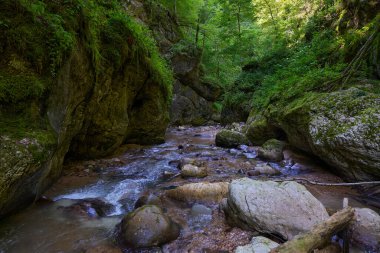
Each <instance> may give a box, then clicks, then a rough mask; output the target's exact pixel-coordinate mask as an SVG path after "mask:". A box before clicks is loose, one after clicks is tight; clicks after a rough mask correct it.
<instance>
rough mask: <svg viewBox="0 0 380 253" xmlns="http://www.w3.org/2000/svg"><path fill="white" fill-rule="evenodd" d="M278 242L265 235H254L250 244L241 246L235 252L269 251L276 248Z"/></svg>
mask: <svg viewBox="0 0 380 253" xmlns="http://www.w3.org/2000/svg"><path fill="white" fill-rule="evenodd" d="M277 246H278V243H276V242H274V241H272V240H270V239H268V238H265V237H263V236H257V237H253V238H252V241H251V243H250V244H247V245H245V246H239V247H237V248H236V250H235V253H269V252H270V251H271V250H272V249H274V248H276V247H277Z"/></svg>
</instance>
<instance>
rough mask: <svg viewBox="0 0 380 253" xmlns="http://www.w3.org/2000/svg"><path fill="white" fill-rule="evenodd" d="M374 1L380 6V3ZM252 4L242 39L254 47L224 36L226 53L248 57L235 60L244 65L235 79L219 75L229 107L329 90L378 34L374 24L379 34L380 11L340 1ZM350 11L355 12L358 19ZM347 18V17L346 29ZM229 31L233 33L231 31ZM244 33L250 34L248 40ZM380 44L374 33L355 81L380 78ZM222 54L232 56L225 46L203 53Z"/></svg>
mask: <svg viewBox="0 0 380 253" xmlns="http://www.w3.org/2000/svg"><path fill="white" fill-rule="evenodd" d="M219 2H222V3H225V2H226V1H225V0H223V1H222V0H221V1H219ZM227 2H228V1H227ZM343 6H344V5H343ZM376 6H377V8H379V5H376ZM372 7H373V8H375V7H374V6H372ZM254 8H255V9H254V18H253V19H252V20H251V21H250V22H251V23H252V24H253V25H251V26H250V27H248V29H247V31H244V32H243V33H242V37H240V38H239V42H241V41H244V42H245V43H247V44H248V45H253V47H252V48H251V49H250V48H249V47H248V46H246V45H245V47H246V48H247V50H246V51H245V50H241V49H242V48H244V46H240V48H239V50H237V49H236V47H237V46H238V45H239V44H238V42H232V43H231V42H230V44H229V45H230V46H227V45H228V44H226V40H224V41H223V43H224V46H227V47H226V50H227V52H228V53H233V54H234V56H235V57H236V56H237V57H240V59H245V60H242V61H241V62H240V63H239V62H238V61H233V62H234V63H235V65H237V66H239V64H241V65H240V66H244V67H243V72H242V73H241V74H240V75H239V76H238V77H236V79H235V81H233V82H230V84H228V82H225V81H224V80H223V79H222V78H220V79H221V82H223V83H224V85H225V86H227V89H226V90H227V92H226V94H225V95H224V101H223V105H224V106H226V107H229V108H230V109H232V108H235V109H237V110H241V109H244V108H247V107H249V108H252V107H253V108H256V109H258V110H262V109H265V108H266V107H267V106H269V105H270V104H273V103H276V104H278V105H280V106H285V105H286V104H287V103H289V102H290V101H292V100H294V99H296V98H299V97H302V96H303V95H304V94H306V93H308V92H310V91H314V92H315V91H319V90H324V89H326V86H325V84H326V83H328V82H329V81H331V80H338V78H339V77H341V75H342V73H343V70H345V69H346V67H347V66H348V64H349V63H350V61H351V60H352V59H353V58H354V57H355V56H356V55H357V52H358V51H359V50H360V49H361V48H362V46H363V45H364V44H365V42H366V41H367V39H368V38H369V37H370V35H371V34H373V33H375V34H376V29H377V34H378V24H379V20H380V18H379V15H377V16H378V17H376V11H372V14H371V12H367V13H365V12H362V13H359V14H358V13H355V12H350V11H347V9H345V7H342V4H341V3H340V1H327V0H326V1H308V2H307V3H306V2H304V1H299V0H297V1H275V0H262V1H261V0H257V1H254ZM352 8H353V9H357V10H359V9H360V10H364V9H365V8H366V7H364V5H355V6H354V7H352ZM375 9H376V8H375ZM222 11H223V10H221V12H222ZM347 15H356V16H355V19H356V20H355V22H352V20H350V19H349V18H348V16H347ZM225 16H226V14H223V15H221V17H222V18H219V20H218V23H219V24H220V25H221V26H222V27H224V29H227V30H228V29H231V28H229V25H228V22H229V21H228V20H226V21H225V19H226V18H225ZM343 17H344V18H343ZM343 19H344V20H345V22H346V23H345V26H346V27H345V28H344V29H343V26H342V20H343ZM376 24H377V25H376ZM338 28H339V29H338ZM221 30H223V29H221ZM225 34H226V33H225ZM250 34H251V36H249V35H250ZM228 36H229V38H233V36H232V34H229V35H228ZM244 36H247V37H246V38H247V41H246V40H245V37H244ZM227 40H228V39H227ZM248 40H249V42H248ZM230 41H231V39H230ZM379 43H380V35H378V36H376V38H375V40H374V42H373V46H372V49H371V50H370V51H369V53H368V54H366V55H365V56H366V58H365V60H362V62H361V63H360V68H359V69H358V70H357V71H356V72H355V73H354V75H353V78H354V79H353V80H368V79H378V78H379V77H380V73H377V74H376V69H379V65H380V64H379V61H378V60H377V63H376V59H379V58H380V54H379V51H380V50H379V49H378V48H379V47H378V46H376V45H379ZM214 45H215V44H214ZM376 48H377V49H376ZM206 50H207V48H206ZM219 54H221V55H223V56H222V57H223V59H224V60H225V59H226V58H227V59H228V56H227V55H228V54H227V53H226V52H223V51H221V52H218V53H215V51H214V52H213V51H211V50H210V53H209V52H205V55H207V57H208V59H207V61H210V62H211V61H213V59H215V58H218V57H220V56H219ZM247 55H248V56H249V57H247ZM247 62H249V63H248V64H247ZM206 65H207V64H206ZM210 65H212V64H210ZM210 65H209V66H210ZM376 66H377V67H376ZM225 71H226V72H227V74H228V75H230V76H231V75H232V76H234V75H236V71H235V70H233V68H227V69H226V70H225ZM377 72H378V71H377ZM219 77H221V75H219ZM222 80H223V81H222ZM366 82H367V83H373V82H369V81H366ZM355 83H356V84H359V83H360V81H351V83H350V84H347V86H350V85H355ZM371 89H372V92H375V91H376V90H377V89H378V88H377V86H376V85H373V88H371Z"/></svg>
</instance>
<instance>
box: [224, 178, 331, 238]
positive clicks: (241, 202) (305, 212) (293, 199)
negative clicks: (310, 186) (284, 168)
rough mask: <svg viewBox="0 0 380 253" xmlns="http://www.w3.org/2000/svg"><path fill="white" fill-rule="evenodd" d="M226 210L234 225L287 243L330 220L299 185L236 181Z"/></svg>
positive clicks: (294, 183) (232, 185) (320, 205)
mask: <svg viewBox="0 0 380 253" xmlns="http://www.w3.org/2000/svg"><path fill="white" fill-rule="evenodd" d="M222 208H223V210H224V212H225V213H226V215H227V217H228V220H229V221H230V222H232V223H234V224H236V225H238V226H240V227H242V228H244V229H249V230H257V231H259V232H262V233H267V234H275V235H277V236H280V237H282V238H283V239H285V240H290V239H292V238H293V237H294V236H295V235H297V234H299V233H302V232H306V231H309V230H310V229H311V228H312V227H313V226H314V225H316V224H318V223H320V222H322V221H323V220H325V219H327V218H328V217H329V215H328V214H327V211H326V209H325V207H324V206H323V205H322V203H321V202H319V201H318V200H317V199H316V198H315V197H314V196H313V195H311V193H310V192H309V191H307V190H306V188H305V187H304V186H302V185H301V184H298V183H296V182H284V183H276V182H272V181H266V182H263V181H256V180H252V179H248V178H242V179H238V180H234V181H232V183H231V184H230V186H229V192H228V198H227V199H226V200H223V202H222Z"/></svg>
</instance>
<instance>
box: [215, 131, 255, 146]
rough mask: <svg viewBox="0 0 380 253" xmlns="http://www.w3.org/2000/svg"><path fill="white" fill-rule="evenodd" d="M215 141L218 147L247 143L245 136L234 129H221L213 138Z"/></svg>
mask: <svg viewBox="0 0 380 253" xmlns="http://www.w3.org/2000/svg"><path fill="white" fill-rule="evenodd" d="M215 143H216V145H217V146H219V147H224V148H236V147H238V146H239V145H248V144H249V141H248V139H247V137H246V136H245V135H244V134H242V133H240V132H237V131H235V130H226V129H224V130H221V131H220V132H219V133H218V134H217V135H216V138H215Z"/></svg>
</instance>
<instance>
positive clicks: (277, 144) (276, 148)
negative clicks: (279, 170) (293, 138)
mask: <svg viewBox="0 0 380 253" xmlns="http://www.w3.org/2000/svg"><path fill="white" fill-rule="evenodd" d="M285 145H286V143H285V142H283V141H279V140H276V139H271V140H269V141H266V142H265V143H264V145H263V146H262V147H260V148H259V149H258V150H257V156H258V157H259V158H262V159H265V160H269V161H273V162H280V161H282V160H283V159H284V155H283V153H282V152H283V150H284V147H285Z"/></svg>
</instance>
